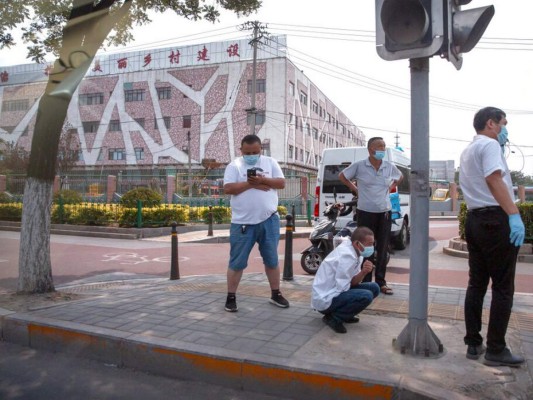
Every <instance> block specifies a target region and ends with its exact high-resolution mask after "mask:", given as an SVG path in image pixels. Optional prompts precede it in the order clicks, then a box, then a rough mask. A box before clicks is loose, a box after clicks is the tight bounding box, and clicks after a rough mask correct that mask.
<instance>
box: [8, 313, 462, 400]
mask: <svg viewBox="0 0 533 400" xmlns="http://www.w3.org/2000/svg"><path fill="white" fill-rule="evenodd" d="M2 338H3V340H5V341H8V342H11V343H16V344H19V345H23V346H29V347H32V348H35V349H39V350H47V351H52V352H58V351H60V352H64V353H67V354H70V355H72V356H76V357H83V358H89V359H93V360H97V361H99V362H105V363H109V364H115V365H120V366H123V367H126V368H134V369H139V370H143V371H145V372H149V373H154V374H157V375H163V376H168V377H174V378H180V379H187V380H195V381H201V382H208V383H212V384H215V385H222V386H225V387H231V388H234V389H244V390H246V391H255V392H260V393H265V394H270V395H274V396H275V395H280V396H281V395H283V396H286V395H287V393H290V395H291V397H293V398H295V399H298V400H300V399H302V400H309V399H317V400H318V399H324V398H335V399H340V400H344V399H398V400H401V399H410V400H411V399H416V400H418V399H420V400H426V399H439V400H440V399H442V400H444V399H447V400H448V399H452V400H453V399H457V400H461V399H467V397H465V396H462V395H460V394H458V393H455V392H451V391H448V390H445V389H441V388H436V387H434V386H433V385H429V384H427V383H424V382H421V381H417V380H415V379H412V378H408V377H405V376H401V375H396V374H384V373H383V372H380V373H375V372H370V371H365V370H358V369H355V368H349V367H339V366H332V365H324V364H318V363H307V365H302V362H301V361H299V362H298V361H288V362H286V364H285V365H278V364H277V363H278V362H279V359H277V358H275V357H269V356H257V355H252V354H249V355H248V354H245V355H244V357H243V354H239V356H238V355H237V353H235V352H233V351H231V350H225V349H221V350H216V349H213V348H209V347H205V346H201V345H197V344H188V345H187V346H186V347H184V346H182V345H181V344H180V343H178V342H176V341H174V340H168V339H162V338H147V337H146V336H142V335H136V334H131V333H124V334H121V332H118V331H115V330H112V329H106V328H95V327H90V326H86V325H82V324H78V323H72V322H64V321H57V320H51V319H48V318H43V317H35V316H31V315H29V314H22V313H21V314H16V315H6V316H4V317H3V318H2ZM316 371H321V373H317V372H316Z"/></svg>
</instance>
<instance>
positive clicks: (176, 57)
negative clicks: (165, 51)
mask: <svg viewBox="0 0 533 400" xmlns="http://www.w3.org/2000/svg"><path fill="white" fill-rule="evenodd" d="M180 56H181V53H180V51H179V50H176V52H175V53H174V50H172V52H171V53H170V55H169V56H168V59H169V60H170V63H171V64H179V63H180Z"/></svg>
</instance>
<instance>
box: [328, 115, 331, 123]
mask: <svg viewBox="0 0 533 400" xmlns="http://www.w3.org/2000/svg"><path fill="white" fill-rule="evenodd" d="M329 122H331V114H330V113H328V123H329Z"/></svg>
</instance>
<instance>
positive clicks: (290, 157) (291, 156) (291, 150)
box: [288, 144, 294, 160]
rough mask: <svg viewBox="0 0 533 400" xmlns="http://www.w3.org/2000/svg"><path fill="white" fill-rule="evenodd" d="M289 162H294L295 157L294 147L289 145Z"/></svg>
mask: <svg viewBox="0 0 533 400" xmlns="http://www.w3.org/2000/svg"><path fill="white" fill-rule="evenodd" d="M288 157H289V160H292V158H293V157H294V147H293V146H292V145H290V144H289V154H288Z"/></svg>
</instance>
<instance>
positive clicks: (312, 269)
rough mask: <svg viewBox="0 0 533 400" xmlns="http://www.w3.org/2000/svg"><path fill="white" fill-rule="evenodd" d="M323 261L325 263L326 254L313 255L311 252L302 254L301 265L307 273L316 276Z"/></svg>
mask: <svg viewBox="0 0 533 400" xmlns="http://www.w3.org/2000/svg"><path fill="white" fill-rule="evenodd" d="M322 261H324V253H321V252H318V253H316V252H313V253H311V252H309V251H306V252H305V253H303V254H302V258H301V259H300V264H301V266H302V269H303V270H304V271H305V272H307V273H308V274H310V275H314V274H316V271H318V268H319V267H320V264H322Z"/></svg>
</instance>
